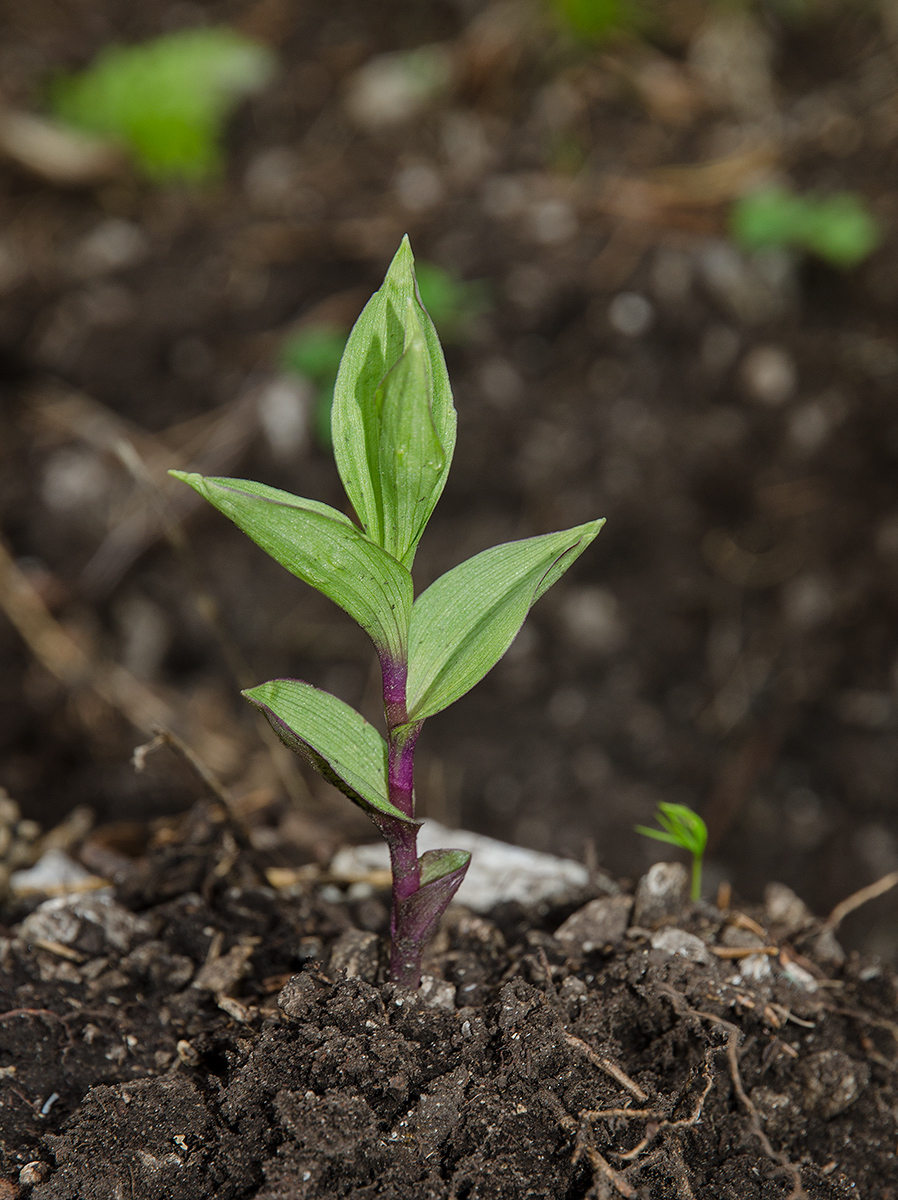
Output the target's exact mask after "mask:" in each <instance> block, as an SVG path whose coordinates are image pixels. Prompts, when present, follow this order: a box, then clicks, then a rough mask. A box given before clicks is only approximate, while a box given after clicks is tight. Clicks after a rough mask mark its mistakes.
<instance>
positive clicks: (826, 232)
mask: <svg viewBox="0 0 898 1200" xmlns="http://www.w3.org/2000/svg"><path fill="white" fill-rule="evenodd" d="M730 232H731V233H732V236H733V237H734V238H735V240H736V241H737V242H738V243H739V244H740V245H741V246H744V247H745V249H746V250H764V249H770V248H774V247H791V248H794V249H798V250H804V251H807V252H808V253H810V254H816V255H817V256H818V257H819V258H822V259H824V260H825V261H826V262H828V263H830V264H832V266H834V267H853V266H856V265H857V264H858V263H860V262H863V260H864V259H865V258H867V257H869V255H870V254H872V253H873V251H874V250H875V249H876V247H877V246H878V245H879V243H880V241H881V238H882V234H881V231H880V228H879V225H878V223H877V222H876V219H875V218H874V217H873V215H872V214H871V212H870V210H869V209H868V208H867V206H866V204H865V203H864V201H863V199H862V198H861V197H860V196H857V195H855V193H854V192H839V193H837V194H836V195H833V196H816V195H814V194H813V193H808V194H806V195H804V196H799V195H796V194H795V193H794V192H789V191H786V190H785V189H784V188H776V187H770V188H764V189H763V190H761V191H757V192H752V193H750V194H749V195H747V196H743V197H742V198H741V199H740V200H738V201H737V202H736V204H735V205H734V206H733V208H732V210H731V212H730Z"/></svg>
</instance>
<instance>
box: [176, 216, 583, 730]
mask: <svg viewBox="0 0 898 1200" xmlns="http://www.w3.org/2000/svg"><path fill="white" fill-rule="evenodd" d="M455 432H456V416H455V409H454V407H453V403H452V393H451V391H450V387H449V377H448V374H447V371H446V364H445V361H444V359H443V352H442V350H441V348H440V343H439V339H438V338H437V334H436V330H435V329H434V326H433V323H432V322H431V320H430V317H429V316H428V314H427V312H426V310H425V309H424V306H423V305H422V303H421V298H420V295H419V294H418V291H417V287H416V284H415V273H414V259H413V257H412V252H411V247H410V246H409V244H408V240H407V239H404V240H403V242H402V245H401V246H400V248H399V250H398V252H397V254H396V256H395V258H394V259H393V263H392V265H391V266H390V269H389V271H388V272H387V276H386V279H385V280H384V283H383V286H382V287H381V288H380V290H379V291H378V292H376V293H375V294H374V296H373V297H372V298H371V300H370V301H369V302H368V304H367V305H366V307H365V309H364V311H363V312H362V314H361V316H360V317H359V319H358V321H357V322H356V324H355V326H354V327H353V330H352V333H351V334H350V336H349V340H348V342H347V344H346V349H345V351H344V354H343V360H342V362H341V365H340V371H339V374H338V376H337V381H336V386H335V392H334V405H333V413H332V433H333V444H334V455H335V458H336V461H337V467H338V470H339V472H340V477H341V479H342V481H343V486H344V487H345V489H346V493H347V495H348V497H349V499H350V500H351V502H352V505H353V507H354V509H355V512H356V515H357V516H358V519H359V523H360V525H361V528H359V526H358V525H355V524H354V523H353V522H352V521H351V520H350V519H349V518H348V517H347V516H345V514H343V513H342V512H340V511H339V510H338V509H335V508H331V507H330V506H329V505H327V504H322V503H321V502H320V501H317V500H307V499H303V498H301V497H298V496H293V495H291V494H290V493H288V492H283V491H279V490H278V489H276V488H272V487H268V486H267V485H265V484H261V483H252V482H250V481H248V480H243V479H219V478H204V477H202V476H200V475H185V474H183V473H181V472H173V474H176V475H178V476H179V477H180V478H182V479H184V481H185V482H186V483H189V484H190V485H191V486H192V487H194V488H195V489H196V490H197V491H198V492H199V493H200V494H201V495H202V496H204V497H205V498H206V499H207V500H209V501H210V503H212V504H214V505H215V506H216V508H218V509H219V510H220V511H221V512H223V513H224V514H225V515H226V516H228V517H230V519H231V520H232V521H234V522H235V524H237V525H238V526H239V527H240V528H241V529H242V530H243V531H244V532H245V533H247V534H248V535H249V536H250V537H251V538H252V539H253V540H254V541H255V542H256V543H257V544H258V545H259V546H261V547H262V549H263V550H265V551H267V553H269V554H270V555H271V556H272V557H273V558H275V559H277V561H278V562H279V563H281V564H282V565H283V566H284V567H286V568H287V570H289V571H291V572H292V573H293V574H294V575H297V576H298V577H299V578H300V579H303V580H305V582H306V583H309V584H311V585H312V586H313V587H315V588H317V589H318V590H319V591H321V592H323V593H324V594H325V595H326V596H329V597H330V599H331V600H333V601H334V602H335V603H336V604H339V605H340V606H341V608H343V609H344V610H345V611H346V612H348V613H349V614H350V616H352V617H353V618H354V619H355V620H356V621H357V622H358V624H359V625H361V626H362V628H363V629H364V630H366V632H367V633H368V634H369V635H370V637H371V638H372V640H373V642H374V644H375V647H376V649H377V652H378V654H379V656H380V658H381V661H382V664H383V666H384V679H385V685H386V684H388V683H389V681H390V680H391V679H392V680H395V681H396V682H397V687H398V691H397V692H396V695H395V698H394V700H391V701H390V703H395V704H396V705H397V707H396V709H395V712H394V716H393V717H392V718H391V719H393V720H395V721H398V722H400V723H401V722H404V721H405V720H406V719H407V720H409V721H423V720H424V719H426V718H427V717H429V716H432V715H433V714H434V713H437V712H439V711H441V709H443V708H446V707H447V706H448V705H449V704H452V703H453V702H454V701H455V700H457V699H458V698H459V697H460V696H462V695H464V693H465V692H467V691H468V690H469V689H470V688H472V687H474V685H475V684H476V683H478V682H479V681H480V680H481V679H482V678H483V677H484V675H486V673H487V672H488V671H489V670H491V668H492V667H493V666H494V665H495V664H496V663H497V662H498V660H499V659H500V658H501V657H502V655H503V654H504V653H505V651H506V650H507V649H508V647H509V646H510V645H511V643H512V641H513V640H514V638H515V636H516V635H517V633H518V630H519V629H520V628H521V625H522V624H523V622H524V619H525V618H526V616H527V613H528V611H529V610H530V607H531V605H532V604H533V603H534V602H535V601H536V600H537V599H539V597H540V596H541V595H542V594H543V592H545V591H546V589H547V588H549V587H550V586H551V585H552V584H553V583H554V582H555V581H556V580H557V579H558V578H559V577H560V576H561V575H562V574H563V573H564V571H566V570H567V568H568V567H569V566H570V565H571V563H572V562H573V561H574V560H575V559H576V558H577V557H578V555H580V554H581V553H582V552H583V550H585V549H586V547H587V546H588V545H589V544H590V542H591V541H592V540H593V538H594V537H595V536H596V534H597V533H598V532H599V529H600V528H601V525H602V522H601V521H590V522H587V523H586V524H584V525H579V526H576V527H575V528H573V529H567V530H563V531H560V532H558V533H547V534H542V535H540V536H538V537H531V538H524V539H523V540H521V541H516V542H507V543H504V544H503V545H499V546H493V547H492V548H491V549H489V550H484V551H482V552H481V553H480V554H476V555H475V556H474V557H473V558H470V559H468V560H467V561H466V562H463V563H460V564H459V565H458V566H457V567H454V568H453V569H452V570H450V571H447V572H446V574H445V575H443V576H441V577H440V578H439V579H437V580H436V581H435V582H434V583H432V584H431V585H430V587H429V588H427V589H426V591H424V592H423V593H422V594H421V595H420V596H418V597H417V599H415V597H414V587H413V582H412V576H411V566H412V563H413V561H414V557H415V551H416V549H417V546H418V542H419V541H420V539H421V535H422V533H423V532H424V528H425V526H426V525H427V522H428V520H429V518H430V515H431V513H432V512H433V509H434V506H435V505H436V502H437V500H438V499H439V497H440V494H441V492H442V490H443V487H444V485H445V483H446V477H447V475H448V473H449V467H450V464H451V461H452V454H453V451H454V448H455ZM385 695H386V692H385ZM403 713H404V714H405V715H402V714H403Z"/></svg>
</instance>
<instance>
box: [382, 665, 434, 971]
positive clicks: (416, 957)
mask: <svg viewBox="0 0 898 1200" xmlns="http://www.w3.org/2000/svg"><path fill="white" fill-rule="evenodd" d="M382 669H383V689H384V713H385V715H386V721H387V748H388V759H387V789H388V794H389V798H390V803H391V804H394V805H395V806H396V808H398V809H399V810H400V812H403V813H405V815H406V816H408V817H413V816H414V815H415V745H416V743H417V741H418V734H419V733H420V731H421V722H416V723H413V724H409V723H408V710H407V707H406V690H405V689H406V681H407V678H408V668H407V666H406V664H405V663H403V662H393V661H390V660H387V659H384V660H382ZM387 841H388V843H389V847H390V866H391V869H392V872H393V902H392V907H391V911H390V939H391V947H390V978H391V979H392V980H393V981H394V983H400V984H402V985H403V986H405V987H410V988H417V987H418V985H419V983H420V982H421V955H422V953H423V949H424V947H423V945H420V944H419V943H418V939H416V938H414V937H413V936H410V933H411V931H410V930H406V929H405V928H403V924H404V923H403V920H402V903H403V901H404V900H407V899H408V898H409V896H413V895H414V894H415V893H416V892H417V891H418V890H419V888H420V887H421V867H420V864H419V862H418V848H417V842H418V827H417V825H399V824H398V823H397V824H396V826H395V828H394V829H393V831H392V833H391V834H390V836H389V837H388V838H387Z"/></svg>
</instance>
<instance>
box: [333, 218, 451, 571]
mask: <svg viewBox="0 0 898 1200" xmlns="http://www.w3.org/2000/svg"><path fill="white" fill-rule="evenodd" d="M409 351H411V352H412V355H413V363H414V370H412V366H411V364H410V363H406V364H405V366H404V367H403V366H402V365H401V363H402V360H403V357H404V355H405V354H406V353H407V352H409ZM400 379H402V380H403V387H402V388H399V381H400ZM391 389H393V390H394V391H395V390H396V389H398V390H399V392H400V393H402V395H403V403H402V404H401V405H399V407H398V411H399V412H400V413H401V414H402V421H401V424H402V425H403V427H404V428H405V429H406V432H410V433H411V434H412V435H413V436H412V437H411V440H410V441H409V443H408V444H407V445H406V448H405V452H404V455H402V456H399V455H397V454H396V453H395V447H394V446H393V445H392V442H393V439H394V437H395V435H396V429H395V421H396V412H397V409H396V405H395V396H394V397H393V401H394V403H389V402H388V401H389V400H390V396H389V393H390V391H391ZM391 422H392V424H391ZM455 430H456V416H455V408H454V406H453V403H452V392H451V388H450V386H449V376H448V374H447V371H446V363H445V360H444V358H443V352H442V349H441V347H440V342H439V338H438V337H437V333H436V330H435V328H434V326H433V322H432V321H431V319H430V317H429V316H428V314H427V312H426V310H425V309H424V307H423V305H422V304H421V301H420V297H419V295H418V288H417V283H416V280H415V272H414V256H413V255H412V250H411V244H410V243H409V241H408V238H407V237H406V238H403V240H402V243H401V244H400V246H399V249H398V250H397V251H396V254H395V256H394V258H393V261H392V263H391V264H390V267H389V270H388V271H387V274H386V277H385V279H384V282H383V284H382V286H381V287H380V288H379V289H378V291H377V292H375V294H374V295H373V296H372V297H371V299H370V300H369V301H368V303H367V305H366V306H365V308H364V310H363V312H362V314H361V316H360V317H359V319H358V321H357V322H356V324H355V326H354V327H353V330H352V332H351V334H350V335H349V339H348V341H347V343H346V349H345V350H344V352H343V359H342V361H341V363H340V371H339V374H338V376H337V383H336V386H335V389H334V406H333V412H332V434H333V443H334V457H335V458H336V460H337V469H338V470H339V472H340V478H341V479H342V481H343V486H344V487H345V489H346V494H347V495H348V496H349V499H350V500H351V501H352V505H353V507H354V508H355V511H356V514H357V515H358V518H359V521H360V522H361V524H362V526H363V528H364V529H365V532H366V533H367V534H368V536H369V537H370V538H371V539H372V540H373V541H375V542H376V543H377V544H378V545H380V546H383V547H384V548H385V549H387V550H388V551H389V552H390V553H391V554H393V555H394V557H396V558H397V559H398V560H399V561H400V562H402V563H403V565H404V566H406V567H409V566H411V563H412V561H413V559H414V554H415V550H416V548H417V544H418V540H419V539H420V536H421V533H422V532H423V530H424V527H425V525H426V524H427V521H428V520H429V518H430V514H431V513H432V512H433V509H434V506H435V505H436V502H437V500H438V499H439V497H440V494H441V492H442V490H443V487H444V485H445V482H446V476H447V475H448V472H449V466H450V463H451V461H452V454H453V451H454V448H455ZM434 446H436V447H437V448H438V451H439V452H438V453H435V452H434ZM397 497H398V498H399V499H400V503H399V508H398V510H397V507H396V500H397ZM412 510H413V511H414V514H415V516H414V519H413V520H412V519H410V517H409V514H410V511H412Z"/></svg>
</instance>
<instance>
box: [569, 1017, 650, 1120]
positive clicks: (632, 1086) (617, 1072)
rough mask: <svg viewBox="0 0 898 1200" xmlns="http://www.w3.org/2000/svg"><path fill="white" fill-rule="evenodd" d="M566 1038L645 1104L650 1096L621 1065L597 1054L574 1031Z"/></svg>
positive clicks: (601, 1069) (593, 1063)
mask: <svg viewBox="0 0 898 1200" xmlns="http://www.w3.org/2000/svg"><path fill="white" fill-rule="evenodd" d="M564 1040H565V1041H566V1042H567V1044H568V1045H569V1046H573V1047H574V1049H575V1050H580V1051H581V1052H582V1053H583V1054H585V1055H586V1057H587V1058H588V1059H589V1061H590V1062H591V1063H592V1065H593V1066H594V1067H598V1068H599V1070H600V1071H604V1072H605V1074H606V1075H610V1076H611V1078H612V1079H614V1080H616V1081H617V1083H619V1084H620V1085H621V1087H622V1088H625V1089H626V1091H628V1092H629V1093H630V1095H631V1096H635V1098H636V1099H637V1100H638V1101H639V1102H640V1104H643V1103H645V1101H646V1100H648V1096H647V1095H646V1093H645V1092H644V1091H643V1090H642V1088H641V1087H640V1086H639V1084H638V1083H635V1082H634V1081H633V1080H632V1079H631V1078H630V1076H629V1075H627V1074H626V1073H625V1072H624V1071H622V1070H621V1069H620V1067H619V1066H617V1065H616V1063H613V1062H612V1061H611V1059H610V1058H603V1057H602V1055H601V1054H597V1053H596V1052H595V1050H593V1048H592V1046H589V1045H587V1044H586V1042H584V1041H583V1040H582V1038H578V1037H574V1035H573V1034H572V1033H566V1034H565V1035H564Z"/></svg>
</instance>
